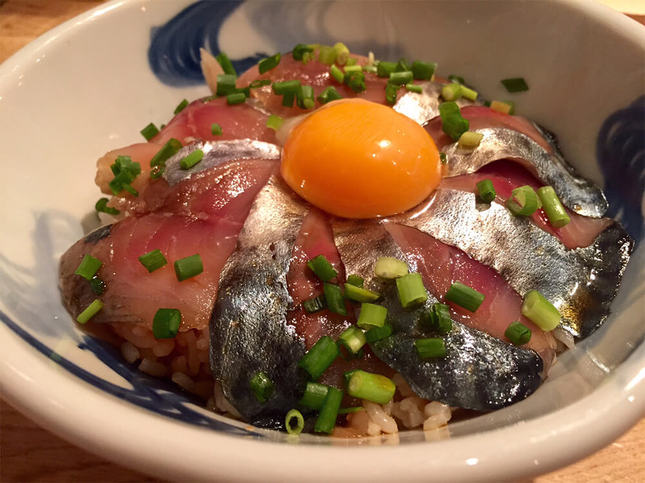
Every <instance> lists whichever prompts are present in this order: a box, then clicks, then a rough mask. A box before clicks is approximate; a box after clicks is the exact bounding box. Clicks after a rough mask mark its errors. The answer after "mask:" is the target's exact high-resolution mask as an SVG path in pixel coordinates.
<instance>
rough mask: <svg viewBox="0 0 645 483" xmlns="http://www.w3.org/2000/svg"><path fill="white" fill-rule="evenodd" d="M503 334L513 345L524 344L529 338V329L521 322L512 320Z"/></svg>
mask: <svg viewBox="0 0 645 483" xmlns="http://www.w3.org/2000/svg"><path fill="white" fill-rule="evenodd" d="M504 335H505V336H506V338H507V339H508V340H510V341H511V342H512V343H513V344H515V345H524V344H526V343H527V342H528V341H530V340H531V329H529V328H528V327H527V326H526V325H524V324H522V323H521V322H512V323H511V324H510V325H509V326H508V327H507V328H506V331H505V332H504Z"/></svg>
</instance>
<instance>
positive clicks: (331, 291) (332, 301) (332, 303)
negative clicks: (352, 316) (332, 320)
mask: <svg viewBox="0 0 645 483" xmlns="http://www.w3.org/2000/svg"><path fill="white" fill-rule="evenodd" d="M323 292H324V293H325V303H326V304H327V308H328V309H329V310H331V311H332V312H335V313H337V314H340V315H347V308H346V307H345V299H344V298H343V293H342V292H341V290H340V287H339V286H338V285H334V284H333V283H327V282H325V283H324V284H323Z"/></svg>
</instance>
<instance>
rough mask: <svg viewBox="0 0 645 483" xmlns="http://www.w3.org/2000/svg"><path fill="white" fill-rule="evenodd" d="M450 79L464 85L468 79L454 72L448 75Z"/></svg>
mask: <svg viewBox="0 0 645 483" xmlns="http://www.w3.org/2000/svg"><path fill="white" fill-rule="evenodd" d="M448 80H449V81H450V82H457V83H458V84H462V85H463V84H465V83H466V81H465V80H464V78H463V77H461V76H458V75H454V74H450V75H449V76H448Z"/></svg>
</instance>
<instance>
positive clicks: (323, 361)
mask: <svg viewBox="0 0 645 483" xmlns="http://www.w3.org/2000/svg"><path fill="white" fill-rule="evenodd" d="M338 353H339V352H338V345H337V344H336V342H334V339H332V338H331V337H329V336H327V335H324V336H322V337H321V338H320V339H318V342H316V343H315V344H314V345H313V347H312V348H311V349H309V350H308V351H307V353H306V354H305V355H304V356H302V359H300V361H298V366H300V367H302V368H303V369H304V370H305V371H307V372H308V373H309V375H310V376H311V378H312V379H313V380H314V381H315V380H316V379H318V378H319V377H320V376H321V375H322V373H323V372H325V370H326V369H327V368H328V367H329V366H330V365H331V364H332V362H334V360H335V359H336V357H338Z"/></svg>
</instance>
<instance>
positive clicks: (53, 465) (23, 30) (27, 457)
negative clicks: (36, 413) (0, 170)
mask: <svg viewBox="0 0 645 483" xmlns="http://www.w3.org/2000/svg"><path fill="white" fill-rule="evenodd" d="M100 3H102V0H6V1H2V0H0V62H2V61H4V60H5V59H7V58H8V57H9V56H10V55H11V54H13V53H14V52H15V51H17V50H18V49H20V48H21V47H23V46H24V45H26V44H27V43H29V42H30V41H32V40H33V39H35V38H36V37H38V36H39V35H41V34H43V33H44V32H46V31H47V30H50V29H51V28H53V27H55V26H56V25H58V24H60V23H62V22H64V21H65V20H68V19H70V18H72V17H74V16H76V15H78V14H80V13H82V12H84V11H86V10H88V9H90V8H92V7H94V6H96V5H98V4H100ZM636 20H638V21H641V22H642V23H645V22H644V20H645V19H644V18H636ZM644 455H645V419H643V420H641V421H640V423H639V424H638V425H637V426H635V427H634V428H633V429H632V430H631V431H629V432H628V433H627V434H625V435H624V436H623V437H622V438H620V439H618V440H617V441H616V442H614V443H612V444H610V445H609V446H607V447H606V448H604V449H603V450H601V451H599V452H597V453H596V454H594V455H592V456H589V457H588V458H586V459H584V460H582V461H580V462H578V463H576V464H573V465H571V466H569V467H567V468H564V469H562V470H559V471H556V472H553V473H549V474H547V475H544V476H541V477H539V478H536V479H535V480H534V481H535V482H536V483H560V482H589V481H625V482H642V481H645V456H644ZM0 481H2V482H7V483H9V482H30V481H46V482H64V481H95V482H115V483H121V482H138V481H145V482H154V481H160V480H155V479H152V478H148V477H146V476H143V475H141V474H139V473H136V472H134V471H130V470H128V469H125V468H122V467H120V466H118V465H116V464H113V463H110V462H108V461H106V460H104V459H102V458H98V457H96V456H94V455H91V454H89V453H87V452H85V451H83V450H82V449H80V448H77V447H75V446H72V445H70V444H69V443H67V442H65V441H63V440H62V439H60V438H58V437H57V436H55V435H53V434H51V433H49V432H47V431H45V430H44V429H41V428H40V427H38V426H37V425H36V424H35V423H33V422H32V421H30V420H29V419H27V418H25V417H24V416H23V415H21V414H20V413H19V412H18V411H16V410H15V409H13V408H11V407H10V406H9V405H7V404H6V403H5V402H3V401H0Z"/></svg>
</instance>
